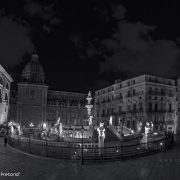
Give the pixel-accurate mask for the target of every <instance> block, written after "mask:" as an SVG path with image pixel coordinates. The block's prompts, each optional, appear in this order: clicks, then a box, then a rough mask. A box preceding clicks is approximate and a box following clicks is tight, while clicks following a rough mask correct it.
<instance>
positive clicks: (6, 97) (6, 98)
mask: <svg viewBox="0 0 180 180" xmlns="http://www.w3.org/2000/svg"><path fill="white" fill-rule="evenodd" d="M5 101H8V95H7V93H6V94H5Z"/></svg>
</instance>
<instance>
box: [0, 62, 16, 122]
mask: <svg viewBox="0 0 180 180" xmlns="http://www.w3.org/2000/svg"><path fill="white" fill-rule="evenodd" d="M12 81H13V80H12V78H11V76H10V75H9V74H8V73H7V72H6V71H5V69H4V68H3V67H2V66H1V65H0V125H2V124H4V123H6V122H7V118H8V112H9V97H10V85H11V82H12Z"/></svg>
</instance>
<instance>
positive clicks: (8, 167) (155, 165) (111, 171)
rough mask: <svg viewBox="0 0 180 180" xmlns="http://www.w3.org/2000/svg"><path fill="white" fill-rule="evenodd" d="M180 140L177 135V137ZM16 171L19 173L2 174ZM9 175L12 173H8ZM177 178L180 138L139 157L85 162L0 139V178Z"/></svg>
mask: <svg viewBox="0 0 180 180" xmlns="http://www.w3.org/2000/svg"><path fill="white" fill-rule="evenodd" d="M179 139H180V138H179ZM4 173H16V175H19V176H16V177H15V176H6V177H5V176H3V175H5V174H4ZM10 175H12V174H10ZM11 179H12V180H14V179H17V180H76V179H78V180H96V179H99V180H116V179H117V180H150V179H152V180H156V179H157V180H171V179H172V180H176V179H177V180H179V179H180V141H177V144H176V146H175V147H174V148H173V149H171V150H168V151H167V152H162V153H158V154H154V155H151V156H146V157H142V158H138V159H132V160H127V161H114V162H98V163H86V164H85V165H84V166H82V165H81V164H80V162H72V161H69V160H50V159H41V158H37V157H31V156H29V155H26V154H23V153H21V152H18V151H15V150H14V149H12V148H10V147H8V146H7V147H4V146H3V139H2V138H0V180H11Z"/></svg>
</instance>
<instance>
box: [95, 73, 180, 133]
mask: <svg viewBox="0 0 180 180" xmlns="http://www.w3.org/2000/svg"><path fill="white" fill-rule="evenodd" d="M179 97H180V96H179ZM110 116H112V118H113V124H114V125H118V124H119V121H123V123H124V124H125V126H127V127H128V128H131V129H133V130H136V129H137V126H138V123H140V122H141V123H142V125H143V126H144V125H145V123H146V122H152V123H153V124H154V128H155V129H168V130H172V131H176V129H177V125H178V101H177V86H176V81H175V80H172V79H165V78H161V77H156V76H152V75H141V76H138V77H135V78H132V79H128V80H125V81H121V80H116V81H115V84H113V85H111V86H109V87H106V88H103V89H100V90H97V91H96V92H95V118H96V120H97V123H99V122H100V121H103V122H104V123H106V124H108V122H109V118H110Z"/></svg>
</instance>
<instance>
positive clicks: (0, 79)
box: [0, 77, 3, 85]
mask: <svg viewBox="0 0 180 180" xmlns="http://www.w3.org/2000/svg"><path fill="white" fill-rule="evenodd" d="M0 84H2V85H3V79H2V77H0Z"/></svg>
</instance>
